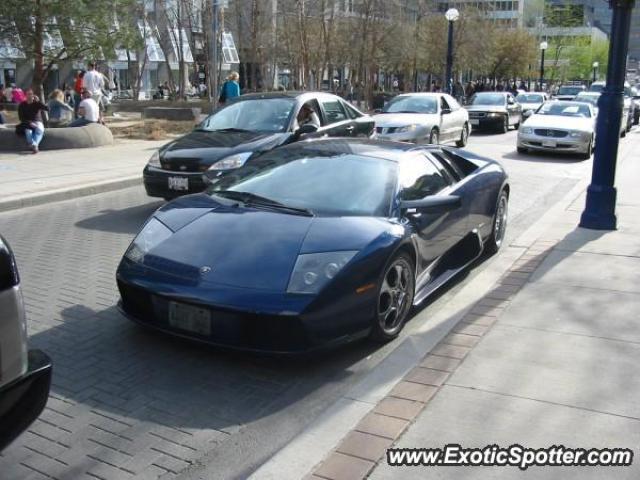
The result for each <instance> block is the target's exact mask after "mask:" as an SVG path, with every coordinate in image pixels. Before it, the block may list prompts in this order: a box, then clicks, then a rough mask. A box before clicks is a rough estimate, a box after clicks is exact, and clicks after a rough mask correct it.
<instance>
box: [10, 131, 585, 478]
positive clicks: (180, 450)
mask: <svg viewBox="0 0 640 480" xmlns="http://www.w3.org/2000/svg"><path fill="white" fill-rule="evenodd" d="M469 148H470V149H471V150H474V151H475V152H477V153H480V154H484V155H487V156H493V157H497V158H502V161H503V164H504V165H505V167H506V168H507V169H508V171H509V173H510V175H511V179H512V198H511V230H510V232H509V235H510V237H511V238H514V236H515V235H516V234H517V233H518V232H521V231H523V229H524V228H526V227H527V226H528V225H530V224H531V223H532V222H533V221H535V220H536V219H537V218H538V217H539V216H540V215H542V213H544V211H546V209H547V208H549V206H550V205H551V204H553V203H554V202H555V201H556V199H558V198H559V197H560V196H562V195H564V193H566V192H567V191H568V190H569V189H570V188H571V186H573V185H574V184H575V182H576V181H577V179H578V178H580V177H581V176H582V175H583V174H584V173H585V172H586V171H587V170H588V169H590V165H591V162H579V161H577V160H574V159H557V158H553V157H535V156H522V155H518V154H517V153H515V132H510V133H508V134H504V135H473V136H472V137H471V141H470V145H469ZM160 204H161V203H160V202H157V201H155V200H152V199H149V198H148V197H146V196H145V195H144V192H143V190H142V188H139V187H136V188H130V189H127V190H122V191H118V192H111V193H105V194H101V195H96V196H92V197H87V198H83V199H78V200H74V201H67V202H61V203H56V204H51V205H46V206H40V207H33V208H30V209H25V210H20V211H13V212H7V213H4V214H0V232H2V233H3V235H5V236H6V237H7V238H8V240H9V241H10V243H11V245H12V246H13V248H14V250H15V253H16V256H17V258H18V262H19V265H20V268H21V274H22V282H23V287H24V294H25V301H26V306H27V312H28V318H29V334H30V341H31V347H35V348H41V349H43V350H45V351H47V352H48V353H49V354H50V355H51V356H52V358H53V360H54V364H55V367H54V376H53V385H52V390H51V398H50V401H49V403H48V405H47V408H46V410H45V411H44V413H43V415H42V416H41V417H40V419H38V420H37V421H36V422H35V423H34V424H33V425H32V426H31V428H30V429H29V431H28V432H26V433H25V434H24V435H23V436H22V437H20V439H19V440H18V441H16V442H15V443H14V444H13V445H12V446H11V447H10V448H9V449H7V450H6V451H5V452H4V453H3V454H2V455H1V456H0V472H1V473H0V477H2V478H3V479H4V478H7V479H12V480H13V479H26V478H29V479H30V478H34V479H41V478H54V479H60V480H62V479H85V478H87V479H89V478H91V479H96V478H97V479H107V480H109V479H118V480H121V479H157V478H162V479H165V478H175V477H178V476H179V475H180V474H181V473H182V474H184V472H185V471H186V470H187V469H188V468H189V467H190V466H191V465H192V464H193V463H194V462H197V461H198V459H199V458H201V457H202V456H203V454H204V453H205V452H209V455H208V459H209V460H210V461H215V462H216V472H217V478H242V477H246V475H247V474H248V473H249V472H250V471H252V470H253V469H255V468H256V467H257V466H258V465H260V464H261V463H262V462H264V461H265V460H266V459H267V458H268V457H269V456H271V455H272V454H273V453H274V452H275V451H277V450H278V449H279V448H281V447H283V446H284V445H285V444H286V443H287V442H288V441H289V440H290V439H291V438H293V437H294V436H295V435H296V434H297V433H298V432H299V431H301V430H302V429H303V428H304V427H305V426H306V425H307V424H309V423H310V422H311V421H312V420H313V419H314V418H315V417H316V416H317V415H318V414H319V413H321V412H322V411H323V410H324V409H325V408H326V407H327V406H328V405H329V404H330V403H331V401H332V400H333V399H335V398H338V397H339V396H340V395H341V394H343V393H344V392H345V391H346V390H347V389H348V388H349V387H350V386H351V385H353V384H354V383H355V382H357V381H358V380H359V379H360V378H362V376H363V375H365V374H366V373H367V372H368V371H370V369H371V368H373V367H374V366H375V365H376V364H377V363H378V362H380V361H381V360H382V359H383V358H384V356H385V355H386V354H388V353H389V352H390V351H391V350H392V349H393V348H394V347H395V346H396V345H397V344H398V342H393V343H391V344H389V345H386V346H385V347H383V348H377V349H376V348H373V347H372V346H370V345H368V344H364V343H363V344H357V345H352V346H349V347H347V348H343V349H340V350H338V351H335V352H332V353H331V354H328V355H323V356H322V357H320V358H313V359H304V360H294V361H291V360H281V359H274V358H264V357H258V356H251V355H240V354H229V353H222V352H219V351H216V350H213V349H210V348H205V347H200V346H196V345H193V344H190V343H186V342H183V341H178V340H175V339H171V338H168V337H165V336H163V335H159V334H155V333H152V332H148V331H146V330H143V329H141V328H139V327H137V326H135V325H133V324H131V323H130V322H128V321H127V320H125V319H124V318H123V317H122V316H121V315H120V314H119V313H118V312H117V310H116V307H115V304H116V302H117V299H118V294H117V291H116V287H115V281H114V274H115V270H116V267H117V263H118V261H119V258H120V257H121V255H122V253H123V252H124V250H125V249H126V247H127V245H128V244H129V242H130V241H131V239H132V237H133V235H134V234H135V232H136V231H137V230H138V228H139V227H140V225H141V223H142V222H143V221H144V220H145V219H146V218H147V217H148V216H149V214H151V213H152V212H153V211H154V210H155V209H156V208H157V207H158V206H159V205H160ZM482 268H483V266H482V265H480V266H478V267H476V269H475V270H474V271H472V272H471V273H470V274H469V275H470V276H473V275H475V274H477V273H478V271H480V270H481V269H482ZM456 288H457V286H456V285H454V286H453V287H452V288H450V289H449V290H448V291H446V292H444V293H443V294H441V295H440V297H439V298H438V299H436V300H435V301H433V302H431V303H430V304H429V305H427V306H426V309H427V311H429V310H430V311H433V312H435V311H436V310H437V309H438V308H440V307H441V306H442V305H443V304H444V303H445V302H446V301H447V298H450V296H451V295H453V294H455V292H456ZM418 327H419V321H418V320H416V321H414V322H411V323H410V324H409V325H408V326H407V329H406V331H407V332H409V333H410V332H411V331H414V330H416V329H417V328H418Z"/></svg>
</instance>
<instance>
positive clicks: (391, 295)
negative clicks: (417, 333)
mask: <svg viewBox="0 0 640 480" xmlns="http://www.w3.org/2000/svg"><path fill="white" fill-rule="evenodd" d="M414 272H415V267H414V264H413V260H412V259H411V257H409V255H408V254H406V253H399V254H397V255H396V256H395V257H393V259H392V260H391V261H390V262H389V263H388V265H387V266H386V268H385V270H384V275H383V276H382V279H381V281H380V286H379V287H378V299H377V305H376V318H375V319H374V322H373V328H372V329H371V338H372V339H374V340H376V341H382V342H387V341H389V340H393V339H394V338H396V337H397V336H398V334H399V333H400V331H401V330H402V328H403V327H404V324H405V322H406V320H407V316H408V315H409V311H410V310H411V306H412V305H413V296H414V293H415V292H414V290H415V276H414Z"/></svg>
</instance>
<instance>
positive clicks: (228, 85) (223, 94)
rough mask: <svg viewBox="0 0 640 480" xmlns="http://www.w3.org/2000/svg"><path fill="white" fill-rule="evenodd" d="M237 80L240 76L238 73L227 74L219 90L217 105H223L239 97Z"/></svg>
mask: <svg viewBox="0 0 640 480" xmlns="http://www.w3.org/2000/svg"><path fill="white" fill-rule="evenodd" d="M239 79H240V75H239V74H238V72H231V73H230V74H229V76H228V77H227V80H226V81H225V82H224V83H223V84H222V88H221V89H220V98H219V99H218V102H219V103H221V104H224V103H226V102H227V101H228V100H231V99H232V98H235V97H239V96H240V84H239V83H238V80H239Z"/></svg>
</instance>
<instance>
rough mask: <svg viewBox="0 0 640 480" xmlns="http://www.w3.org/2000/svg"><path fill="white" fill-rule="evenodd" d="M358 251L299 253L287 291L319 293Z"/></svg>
mask: <svg viewBox="0 0 640 480" xmlns="http://www.w3.org/2000/svg"><path fill="white" fill-rule="evenodd" d="M357 253H358V252H357V251H344V252H323V253H307V254H303V255H298V259H297V260H296V264H295V266H294V267H293V273H292V274H291V278H290V279H289V286H288V287H287V293H303V294H316V293H318V292H319V291H320V290H322V288H323V287H324V286H325V285H326V284H327V283H329V282H330V281H331V280H332V279H333V278H334V277H335V276H336V275H337V274H338V273H339V272H340V270H342V269H343V268H344V266H345V265H346V264H347V263H349V262H350V261H351V259H352V258H353V257H354V256H355V255H356V254H357Z"/></svg>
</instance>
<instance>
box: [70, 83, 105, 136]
mask: <svg viewBox="0 0 640 480" xmlns="http://www.w3.org/2000/svg"><path fill="white" fill-rule="evenodd" d="M99 121H100V107H98V104H97V103H96V101H95V100H94V99H93V98H91V92H90V91H89V90H87V89H86V88H85V89H83V90H82V101H81V102H80V105H78V118H77V119H76V120H74V121H73V122H71V123H70V124H69V126H70V127H84V126H85V125H89V124H90V123H98V122H99Z"/></svg>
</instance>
